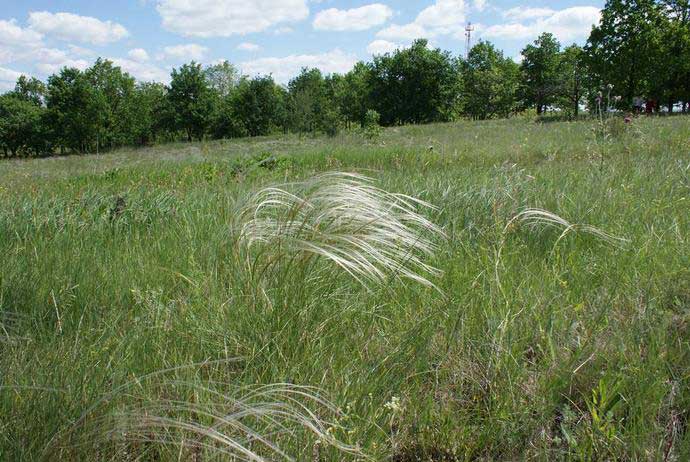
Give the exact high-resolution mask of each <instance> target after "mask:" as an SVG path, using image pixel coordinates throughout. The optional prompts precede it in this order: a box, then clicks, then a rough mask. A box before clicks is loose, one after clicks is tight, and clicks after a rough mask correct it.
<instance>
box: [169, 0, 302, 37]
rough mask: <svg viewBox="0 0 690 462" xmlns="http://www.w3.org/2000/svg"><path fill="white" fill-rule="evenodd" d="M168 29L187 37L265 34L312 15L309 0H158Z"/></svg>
mask: <svg viewBox="0 0 690 462" xmlns="http://www.w3.org/2000/svg"><path fill="white" fill-rule="evenodd" d="M156 8H157V10H158V13H159V14H160V15H161V17H162V19H163V27H165V28H166V29H167V30H169V31H172V32H175V33H178V34H181V35H184V36H187V37H190V36H191V37H229V36H231V35H244V34H248V33H252V32H261V31H263V30H266V29H268V28H270V27H272V26H274V25H277V24H280V23H285V22H294V21H301V20H303V19H305V18H307V17H308V16H309V7H308V6H307V0H253V1H247V0H196V1H191V0H158V4H157V6H156Z"/></svg>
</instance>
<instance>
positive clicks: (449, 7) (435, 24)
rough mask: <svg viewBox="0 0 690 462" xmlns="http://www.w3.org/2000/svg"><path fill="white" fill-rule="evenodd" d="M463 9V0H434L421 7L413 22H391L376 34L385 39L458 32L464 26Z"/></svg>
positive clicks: (412, 37) (428, 36) (422, 36)
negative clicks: (425, 6) (401, 23)
mask: <svg viewBox="0 0 690 462" xmlns="http://www.w3.org/2000/svg"><path fill="white" fill-rule="evenodd" d="M465 11H466V5H465V2H464V0H436V1H435V2H434V4H433V5H431V6H429V7H427V8H425V9H423V10H422V11H421V12H420V13H419V14H418V15H417V17H416V18H415V20H414V21H413V22H411V23H408V24H403V25H399V24H392V25H391V26H389V27H387V28H385V29H383V30H381V31H379V32H378V33H377V34H376V36H377V37H378V38H381V39H386V40H413V39H416V38H435V37H438V36H440V35H446V34H452V33H458V32H459V31H460V30H462V29H464V27H465Z"/></svg>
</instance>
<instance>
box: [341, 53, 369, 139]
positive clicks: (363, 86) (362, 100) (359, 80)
mask: <svg viewBox="0 0 690 462" xmlns="http://www.w3.org/2000/svg"><path fill="white" fill-rule="evenodd" d="M371 82H372V70H371V67H369V66H368V65H367V64H365V63H363V62H361V61H360V62H358V63H357V64H355V67H354V68H352V70H351V71H350V72H348V73H347V74H345V76H344V77H343V78H342V79H336V81H334V82H333V98H334V100H335V101H336V104H337V106H338V108H339V111H340V113H341V114H342V115H343V117H344V118H345V120H346V121H347V122H348V123H352V122H355V123H358V124H360V126H361V127H364V124H365V118H366V113H367V110H368V109H369V108H370V107H371V106H373V104H372V103H371Z"/></svg>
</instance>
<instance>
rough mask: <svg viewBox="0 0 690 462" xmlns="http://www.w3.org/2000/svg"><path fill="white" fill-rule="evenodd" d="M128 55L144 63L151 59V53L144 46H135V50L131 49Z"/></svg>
mask: <svg viewBox="0 0 690 462" xmlns="http://www.w3.org/2000/svg"><path fill="white" fill-rule="evenodd" d="M127 56H129V57H130V58H131V59H132V60H133V61H136V62H138V63H143V62H146V61H148V60H149V59H150V58H149V54H148V53H147V52H146V50H144V49H143V48H134V49H133V50H129V52H128V53H127Z"/></svg>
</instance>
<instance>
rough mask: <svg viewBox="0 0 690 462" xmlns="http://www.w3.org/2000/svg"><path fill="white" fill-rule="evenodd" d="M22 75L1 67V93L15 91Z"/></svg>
mask: <svg viewBox="0 0 690 462" xmlns="http://www.w3.org/2000/svg"><path fill="white" fill-rule="evenodd" d="M21 75H22V73H21V72H17V71H13V70H12V69H6V68H4V67H0V91H3V92H4V91H9V90H13V89H14V85H15V84H16V83H17V79H18V78H19V77H20V76H21Z"/></svg>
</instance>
